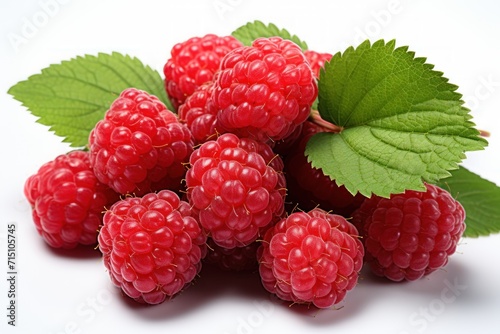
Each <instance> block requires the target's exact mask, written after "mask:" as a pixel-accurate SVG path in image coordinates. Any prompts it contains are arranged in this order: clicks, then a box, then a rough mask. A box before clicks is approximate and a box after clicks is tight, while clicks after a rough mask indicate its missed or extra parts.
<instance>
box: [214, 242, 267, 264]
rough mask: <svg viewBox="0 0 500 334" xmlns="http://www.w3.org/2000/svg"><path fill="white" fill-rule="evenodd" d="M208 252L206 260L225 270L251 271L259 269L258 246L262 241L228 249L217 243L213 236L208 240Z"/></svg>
mask: <svg viewBox="0 0 500 334" xmlns="http://www.w3.org/2000/svg"><path fill="white" fill-rule="evenodd" d="M207 245H208V253H207V256H206V258H205V262H207V263H210V264H214V265H216V266H218V267H219V268H221V269H222V270H225V271H250V270H254V269H257V267H258V262H257V248H259V246H260V242H258V241H254V242H252V243H251V244H250V245H247V246H243V247H235V248H231V249H227V248H224V247H221V246H219V245H217V244H216V243H215V242H214V241H213V240H212V239H211V238H208V240H207Z"/></svg>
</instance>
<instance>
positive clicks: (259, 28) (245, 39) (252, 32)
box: [231, 21, 307, 50]
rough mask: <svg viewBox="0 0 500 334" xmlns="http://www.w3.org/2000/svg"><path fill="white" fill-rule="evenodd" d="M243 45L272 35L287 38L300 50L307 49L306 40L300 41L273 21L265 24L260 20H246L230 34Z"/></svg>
mask: <svg viewBox="0 0 500 334" xmlns="http://www.w3.org/2000/svg"><path fill="white" fill-rule="evenodd" d="M231 35H233V36H234V37H235V38H236V39H238V40H239V41H240V42H241V43H243V45H247V46H248V45H252V42H253V41H254V40H255V39H257V38H259V37H274V36H278V37H281V38H283V39H288V40H291V41H292V42H294V43H295V44H297V45H298V46H300V47H301V48H302V50H307V44H306V42H304V41H302V40H301V39H300V38H298V37H297V36H296V35H292V34H290V33H289V32H288V31H287V30H285V29H280V28H278V27H277V26H276V25H274V24H273V23H270V24H268V25H265V24H264V23H262V22H261V21H253V22H248V23H247V24H245V25H244V26H241V27H239V28H238V29H236V30H235V31H233V32H232V34H231Z"/></svg>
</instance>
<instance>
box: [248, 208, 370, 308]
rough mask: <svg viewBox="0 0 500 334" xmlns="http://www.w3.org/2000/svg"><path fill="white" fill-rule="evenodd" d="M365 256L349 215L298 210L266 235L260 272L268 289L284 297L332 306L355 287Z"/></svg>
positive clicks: (323, 306) (319, 305)
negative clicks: (348, 218) (349, 220)
mask: <svg viewBox="0 0 500 334" xmlns="http://www.w3.org/2000/svg"><path fill="white" fill-rule="evenodd" d="M363 255H364V249H363V245H362V243H361V241H360V240H359V238H358V232H357V229H356V228H355V227H354V226H353V225H352V224H351V223H349V222H348V221H347V220H346V219H345V218H344V217H342V216H339V215H334V214H329V213H327V212H325V211H323V210H321V209H314V210H311V211H309V212H294V213H292V214H290V215H289V216H288V217H287V218H284V219H283V220H281V221H280V222H278V223H277V224H276V225H275V226H274V227H272V228H270V229H269V230H267V232H266V234H265V235H264V239H263V242H262V244H261V246H260V248H259V249H258V258H259V263H260V265H259V272H260V276H261V280H262V284H263V286H264V288H265V289H266V290H268V291H269V292H271V293H273V294H276V295H277V296H278V297H279V298H280V299H282V300H285V301H290V302H293V303H299V304H304V303H306V304H307V303H312V304H314V305H315V306H316V307H318V308H328V307H331V306H332V305H335V304H338V303H339V302H341V301H342V300H343V299H344V297H345V295H346V293H347V291H349V290H352V289H353V288H354V287H355V286H356V284H357V282H358V276H359V272H360V270H361V267H362V265H363Z"/></svg>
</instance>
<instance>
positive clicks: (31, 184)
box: [24, 151, 119, 249]
mask: <svg viewBox="0 0 500 334" xmlns="http://www.w3.org/2000/svg"><path fill="white" fill-rule="evenodd" d="M24 194H25V196H26V198H27V199H28V202H29V203H30V204H31V207H32V210H33V212H32V214H33V221H34V222H35V226H36V229H37V231H38V233H39V234H40V235H41V236H42V237H43V239H44V240H45V241H46V242H47V244H49V245H50V246H51V247H54V248H67V249H69V248H74V247H76V246H77V245H78V244H82V245H95V244H96V242H97V230H98V229H99V225H101V220H102V214H103V211H104V207H105V206H108V205H111V204H112V203H114V202H115V201H117V200H118V198H119V195H118V194H116V193H115V192H113V191H112V190H111V189H110V188H109V187H108V186H105V185H104V184H102V183H100V182H99V181H98V180H97V178H96V177H95V176H94V173H93V172H92V168H91V167H90V159H89V154H88V152H84V151H73V152H70V153H68V154H63V155H59V156H58V157H56V158H55V159H54V160H52V161H50V162H47V163H45V164H44V165H43V166H42V167H40V169H39V170H38V172H37V173H36V174H34V175H32V176H30V177H29V178H28V179H27V180H26V183H25V185H24Z"/></svg>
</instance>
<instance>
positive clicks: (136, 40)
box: [0, 0, 500, 334]
mask: <svg viewBox="0 0 500 334" xmlns="http://www.w3.org/2000/svg"><path fill="white" fill-rule="evenodd" d="M46 3H52V5H50V6H49V5H44V4H46ZM499 16H500V7H499V5H498V2H495V1H493V0H491V1H452V0H447V1H439V2H437V1H431V0H420V1H418V0H414V1H411V0H400V1H397V0H394V1H389V0H378V1H368V0H366V1H328V2H327V1H312V0H309V1H291V0H288V1H283V2H280V1H269V0H266V1H263V0H259V1H250V0H205V1H201V0H199V1H182V2H180V1H160V0H158V1H152V0H143V1H140V2H139V1H132V0H121V1H110V0H85V1H84V0H64V1H63V0H41V1H38V0H24V1H5V0H2V2H1V4H0V26H1V30H0V50H1V59H0V66H1V71H0V73H1V74H0V106H1V113H0V115H1V121H0V136H1V141H0V144H1V161H2V173H1V176H0V177H1V183H0V184H1V188H0V189H1V194H0V196H1V198H0V203H1V204H0V205H1V218H0V223H1V225H0V268H1V270H0V271H1V272H2V274H1V275H0V310H1V311H0V332H1V333H47V334H49V333H104V332H110V331H112V332H115V333H145V332H147V333H151V334H153V333H194V332H200V331H201V332H203V333H245V334H249V333H275V332H277V331H279V332H285V333H304V332H307V333H352V332H353V333H364V332H371V333H394V334H400V333H445V332H446V333H452V332H454V333H470V332H481V333H492V332H496V329H497V328H498V327H499V325H500V320H499V319H500V317H499V315H500V284H499V282H500V266H499V263H500V261H499V256H500V235H495V236H490V237H485V238H479V239H465V240H463V241H461V243H460V245H459V247H458V251H457V253H456V254H455V255H454V256H453V257H452V258H451V260H450V263H449V264H448V266H447V267H446V268H445V269H444V270H441V271H438V272H436V273H434V274H432V275H431V276H429V277H428V278H424V279H421V280H419V281H417V282H412V283H402V284H392V283H387V282H384V281H381V280H376V279H374V278H373V277H371V276H370V275H368V274H366V273H364V275H363V279H362V280H361V281H360V283H359V285H358V286H357V288H356V289H354V290H353V291H351V292H350V293H348V295H347V297H346V299H345V301H344V302H343V303H341V305H340V309H338V310H334V309H329V310H321V311H318V310H315V309H307V308H304V307H300V306H299V307H297V306H292V307H289V305H288V304H287V303H279V302H277V301H275V300H273V299H271V298H269V295H268V294H267V293H266V292H265V291H264V290H263V288H261V286H260V282H259V278H258V276H257V275H255V274H245V275H242V274H226V273H221V272H219V271H217V270H214V269H211V270H204V271H202V273H201V276H200V278H199V279H198V281H197V282H196V285H194V286H192V287H191V288H190V289H188V290H187V291H186V292H185V293H183V294H181V295H179V296H178V297H176V298H175V299H173V300H172V301H170V302H166V303H164V304H162V305H159V306H155V307H143V306H138V305H136V304H135V303H133V302H129V301H127V300H126V299H124V298H122V297H121V296H120V295H119V293H118V290H117V289H115V288H114V287H113V286H112V285H111V283H110V280H109V278H108V275H107V273H106V272H105V270H104V266H103V265H102V263H101V259H100V257H99V253H98V251H94V250H89V251H82V250H78V251H75V252H61V251H54V250H51V249H49V248H48V247H47V246H46V245H45V244H44V242H43V241H42V240H41V238H40V237H39V236H38V235H37V233H36V231H35V228H34V225H33V223H32V221H31V216H30V209H29V206H28V203H27V201H26V200H25V198H24V196H23V192H22V191H23V185H24V181H25V180H26V178H27V177H28V176H29V175H31V174H32V173H34V172H35V171H36V170H37V169H38V168H39V167H40V165H41V164H43V163H44V162H46V161H48V160H52V159H53V158H54V157H55V156H56V155H58V154H61V153H65V152H66V151H68V149H69V147H68V146H67V145H65V144H62V143H61V142H60V139H59V138H58V137H56V136H54V135H52V134H51V133H49V132H48V131H47V128H46V127H45V126H42V125H40V124H36V123H35V118H34V117H33V116H31V115H30V114H29V113H28V112H27V111H26V109H25V108H24V107H22V106H21V105H20V103H18V102H17V101H15V100H13V99H12V97H11V96H9V95H8V94H7V93H6V92H7V90H8V88H9V87H10V86H12V85H14V84H15V83H16V82H18V81H20V80H24V79H26V78H27V77H28V76H30V75H32V74H35V73H38V72H39V71H40V70H41V69H42V68H45V67H47V66H48V65H50V64H52V63H58V62H60V61H62V60H66V59H70V58H72V57H74V56H76V55H83V54H94V55H95V54H97V53H98V52H111V51H119V52H121V53H126V54H130V55H132V56H136V57H138V58H139V59H141V60H142V61H143V62H144V63H145V64H149V65H150V66H151V67H153V68H155V69H156V70H158V71H160V73H162V68H163V65H164V63H165V62H166V60H167V58H168V57H169V51H170V49H171V47H172V46H173V45H174V44H175V43H176V42H180V41H184V40H186V39H187V38H189V37H192V36H202V35H205V34H206V33H216V34H220V35H226V34H230V33H231V32H232V31H233V30H234V29H235V28H236V27H238V26H240V25H242V24H245V23H246V22H248V21H253V20H255V19H259V20H262V21H264V22H274V23H276V24H277V25H278V26H279V27H284V28H287V29H288V30H289V31H290V32H292V33H294V34H297V35H298V36H299V37H300V38H302V39H303V40H306V41H307V42H308V44H309V47H310V48H311V49H314V50H317V51H328V52H330V53H335V52H337V51H343V50H344V49H345V48H346V47H348V46H350V45H357V44H359V42H360V41H361V40H363V39H365V38H370V39H371V40H372V41H374V40H376V39H379V38H384V39H393V38H395V39H396V41H397V45H399V46H402V45H409V46H410V49H411V50H414V51H416V54H417V56H425V57H427V58H428V62H430V63H432V64H435V65H436V69H438V70H440V71H443V72H444V73H445V76H447V77H448V78H450V81H451V82H452V83H455V84H457V85H458V86H459V87H460V88H459V92H461V93H462V94H463V95H464V99H465V100H466V101H467V104H468V106H469V107H470V108H471V109H472V114H473V116H474V121H475V122H476V124H477V125H478V127H479V128H481V129H484V130H488V131H490V132H491V137H490V138H489V142H490V145H489V147H488V148H487V149H486V150H485V151H481V152H474V153H471V154H468V159H467V160H466V161H465V163H464V165H465V166H467V167H469V168H470V169H471V170H472V171H474V172H476V173H478V174H480V175H481V176H483V177H485V178H487V179H489V180H491V181H494V182H496V183H497V184H500V174H499V167H498V166H499V161H500V160H499V159H500V158H499V157H500V139H499V137H500V134H499V133H500V125H499V123H500V117H499V113H500V97H499V95H500V94H499V93H500V65H499V59H500V38H499V37H500V36H499V32H500V20H499ZM30 25H33V26H34V29H33V27H31V29H30V28H29V27H28V26H30ZM14 38H22V39H23V40H22V42H21V43H20V44H16V43H13V39H14ZM18 41H19V40H18ZM9 223H16V224H17V229H18V231H17V240H18V260H17V261H18V272H19V276H18V284H17V292H18V298H17V305H18V310H17V312H18V313H17V315H18V318H17V327H16V328H12V327H11V326H7V320H8V319H7V317H6V314H7V310H6V306H7V302H8V301H7V290H8V289H7V282H6V272H7V268H6V262H7V261H6V258H7V254H6V253H7V246H6V230H7V228H6V225H7V224H9ZM453 285H455V287H454V288H453V289H450V288H449V286H453Z"/></svg>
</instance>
